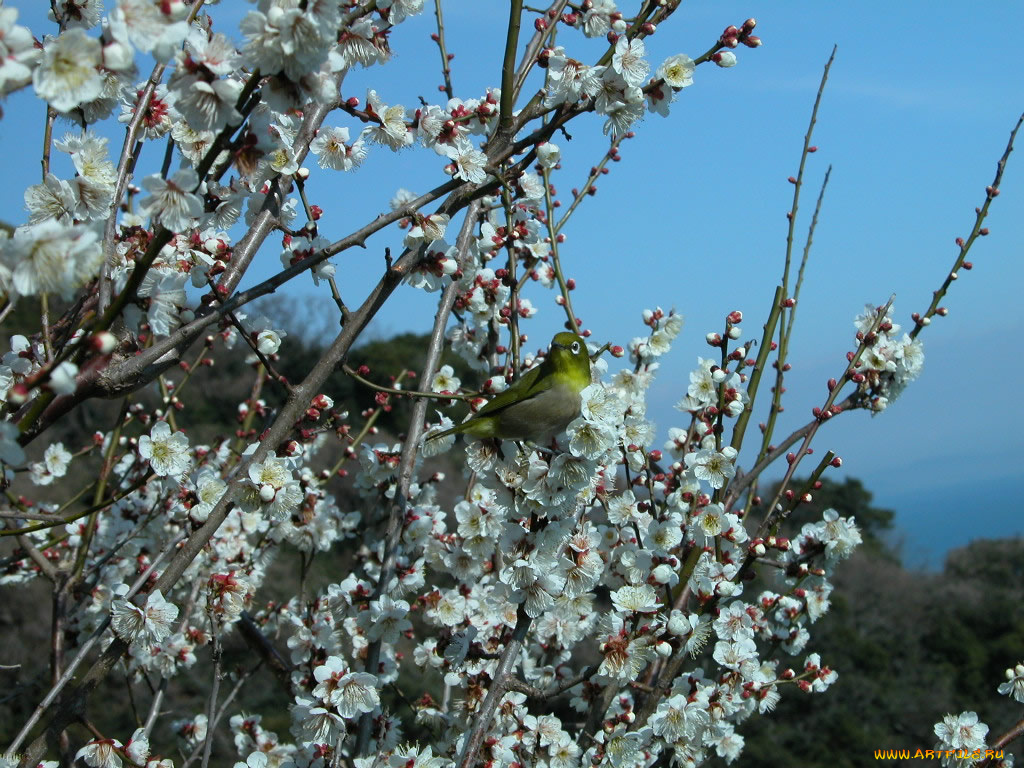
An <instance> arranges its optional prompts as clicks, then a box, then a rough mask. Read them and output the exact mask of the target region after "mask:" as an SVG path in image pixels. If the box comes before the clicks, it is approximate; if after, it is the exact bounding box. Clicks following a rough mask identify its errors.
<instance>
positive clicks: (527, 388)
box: [475, 365, 554, 416]
mask: <svg viewBox="0 0 1024 768" xmlns="http://www.w3.org/2000/svg"><path fill="white" fill-rule="evenodd" d="M541 368H543V365H537V366H534V367H533V368H531V369H530V370H528V371H527V372H526V373H524V374H523V375H522V376H520V377H519V380H518V381H516V383H515V384H513V385H512V386H511V387H509V388H508V389H506V390H505V391H504V392H499V393H498V394H497V395H495V396H494V397H492V398H491V399H490V400H488V401H487V405H485V406H484V407H483V408H481V409H480V410H479V411H477V412H476V414H475V415H476V416H489V415H494V414H495V413H497V412H498V411H500V410H502V409H504V408H507V407H508V406H510V405H512V404H514V403H518V402H522V401H523V400H528V399H529V398H531V397H536V396H537V395H539V394H540V393H541V392H544V391H545V390H548V389H551V387H552V386H553V385H554V379H553V378H552V377H551V376H544V377H542V376H541V375H540V374H541Z"/></svg>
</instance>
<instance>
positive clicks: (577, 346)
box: [569, 341, 580, 355]
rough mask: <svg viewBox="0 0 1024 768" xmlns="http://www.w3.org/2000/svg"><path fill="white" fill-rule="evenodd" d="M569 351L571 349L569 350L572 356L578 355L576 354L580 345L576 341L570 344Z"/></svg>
mask: <svg viewBox="0 0 1024 768" xmlns="http://www.w3.org/2000/svg"><path fill="white" fill-rule="evenodd" d="M569 349H571V350H572V353H573V354H574V355H578V354H579V353H580V343H579V342H578V341H574V342H573V343H572V346H571V347H569Z"/></svg>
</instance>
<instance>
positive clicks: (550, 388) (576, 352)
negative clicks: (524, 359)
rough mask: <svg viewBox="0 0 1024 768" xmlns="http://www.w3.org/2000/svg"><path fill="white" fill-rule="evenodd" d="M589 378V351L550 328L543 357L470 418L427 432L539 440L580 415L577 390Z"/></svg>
mask: <svg viewBox="0 0 1024 768" xmlns="http://www.w3.org/2000/svg"><path fill="white" fill-rule="evenodd" d="M589 384H590V355H589V354H588V353H587V345H586V343H585V342H584V341H583V337H581V336H579V335H578V334H575V333H572V332H571V331H563V332H562V333H556V334H555V337H554V338H553V339H552V340H551V347H550V348H549V349H548V354H547V356H546V357H545V358H544V361H543V362H542V363H541V364H540V365H538V366H535V367H533V368H531V369H530V370H528V371H527V372H526V373H524V374H523V375H522V377H520V379H519V380H518V381H516V382H515V383H514V384H512V386H510V387H509V388H508V389H506V390H505V391H504V392H499V393H498V394H497V395H495V396H494V398H493V399H491V400H490V401H488V403H487V404H486V405H484V406H483V407H482V408H481V409H480V410H479V411H477V412H476V413H475V414H474V415H473V416H472V417H471V418H469V419H467V420H466V421H464V422H462V423H461V424H456V425H455V426H454V427H451V428H450V429H445V430H443V431H441V432H436V433H434V434H432V435H428V436H427V440H428V441H429V440H436V439H437V438H439V437H445V436H447V435H453V434H466V435H472V436H473V437H479V438H494V439H498V440H517V441H530V442H533V443H538V444H540V443H544V442H547V441H549V440H551V439H552V438H553V437H554V436H555V435H557V434H559V433H560V432H562V431H563V430H564V429H565V428H566V427H567V426H568V425H569V422H571V421H572V420H573V419H575V418H576V417H577V416H579V415H580V407H581V403H582V401H581V398H580V392H582V391H583V389H584V388H585V387H587V386H588V385H589Z"/></svg>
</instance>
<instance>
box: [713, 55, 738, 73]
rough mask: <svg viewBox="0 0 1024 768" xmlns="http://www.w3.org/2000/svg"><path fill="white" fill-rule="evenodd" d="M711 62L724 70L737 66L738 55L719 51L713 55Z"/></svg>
mask: <svg viewBox="0 0 1024 768" xmlns="http://www.w3.org/2000/svg"><path fill="white" fill-rule="evenodd" d="M711 60H712V61H713V62H715V64H717V65H718V66H720V67H722V68H723V69H728V68H729V67H735V66H736V54H735V53H733V52H732V51H719V52H718V53H715V54H712V56H711Z"/></svg>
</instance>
